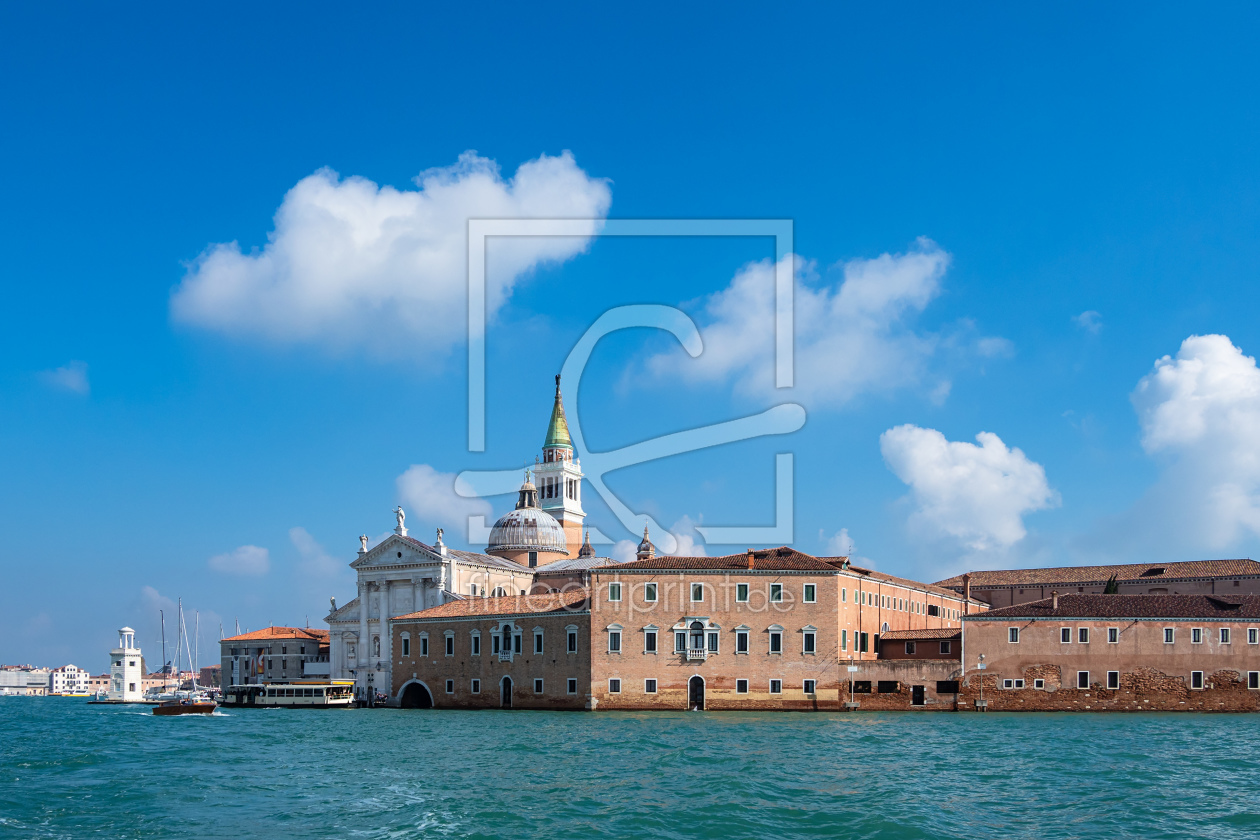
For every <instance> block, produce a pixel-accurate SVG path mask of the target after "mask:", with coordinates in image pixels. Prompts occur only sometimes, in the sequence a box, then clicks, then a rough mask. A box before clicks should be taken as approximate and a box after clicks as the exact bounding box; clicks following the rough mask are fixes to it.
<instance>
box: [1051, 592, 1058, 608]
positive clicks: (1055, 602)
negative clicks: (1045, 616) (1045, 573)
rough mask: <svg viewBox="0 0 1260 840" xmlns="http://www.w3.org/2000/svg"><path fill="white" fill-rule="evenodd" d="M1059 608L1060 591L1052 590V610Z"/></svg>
mask: <svg viewBox="0 0 1260 840" xmlns="http://www.w3.org/2000/svg"><path fill="white" fill-rule="evenodd" d="M1058 608H1059V590H1057V589H1051V590H1050V609H1052V610H1057V609H1058Z"/></svg>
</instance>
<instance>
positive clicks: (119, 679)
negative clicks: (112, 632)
mask: <svg viewBox="0 0 1260 840" xmlns="http://www.w3.org/2000/svg"><path fill="white" fill-rule="evenodd" d="M109 681H110V684H109V692H108V695H107V699H109V700H115V701H118V702H122V703H134V702H136V701H138V700H142V699H144V655H143V654H142V653H141V651H140V648H138V647H136V631H135V630H132V629H131V628H130V627H123V628H122V629H121V630H119V631H118V647H116V648H114V649H113V650H111V651H110V652H109Z"/></svg>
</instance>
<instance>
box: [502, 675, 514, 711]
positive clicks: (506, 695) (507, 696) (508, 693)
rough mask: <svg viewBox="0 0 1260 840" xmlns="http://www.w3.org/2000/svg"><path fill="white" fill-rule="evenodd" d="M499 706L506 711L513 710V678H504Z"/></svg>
mask: <svg viewBox="0 0 1260 840" xmlns="http://www.w3.org/2000/svg"><path fill="white" fill-rule="evenodd" d="M499 705H500V706H502V707H503V708H505V709H510V708H512V678H511V677H504V678H503V683H502V693H501V695H500V699H499Z"/></svg>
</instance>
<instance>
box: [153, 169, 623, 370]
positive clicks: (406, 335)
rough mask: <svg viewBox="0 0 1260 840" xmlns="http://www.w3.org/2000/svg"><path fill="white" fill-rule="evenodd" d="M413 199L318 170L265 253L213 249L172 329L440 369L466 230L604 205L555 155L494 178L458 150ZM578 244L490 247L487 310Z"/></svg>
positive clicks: (599, 209)
mask: <svg viewBox="0 0 1260 840" xmlns="http://www.w3.org/2000/svg"><path fill="white" fill-rule="evenodd" d="M415 181H416V184H417V186H418V189H415V190H407V189H403V190H398V189H395V188H393V187H390V186H377V185H376V184H375V183H373V182H372V181H369V180H367V179H365V178H359V177H349V178H344V179H343V178H341V177H340V176H339V175H338V174H337V173H336V172H333V171H332V170H330V169H322V170H320V171H318V172H316V173H314V174H313V175H310V176H308V177H306V178H303V179H302V180H301V181H299V182H298V183H297V185H296V186H294V187H293V189H291V190H289V192H288V194H286V195H285V197H284V201H283V202H282V203H281V205H280V208H279V210H277V211H276V215H275V229H274V230H273V231H272V232H271V233H270V234H269V235H268V237H267V240H268V241H267V244H266V245H265V246H263V248H262V249H261V250H254V251H252V252H250V253H244V252H242V250H241V248H240V246H239V245H238V244H237V243H235V242H231V243H220V244H217V245H212V246H211V247H209V248H208V249H207V250H206V251H205V252H203V253H202V254H201V256H199V257H198V258H197V259H196V260H195V261H194V262H193V263H192V264H191V265H190V266H189V268H188V272H187V274H186V275H185V277H184V279H183V281H182V282H181V283H180V285H179V287H178V288H177V289H176V290H175V292H174V294H173V295H172V298H171V313H172V316H173V317H174V319H175V320H176V321H179V322H183V323H186V324H191V325H194V326H198V327H203V328H206V329H211V330H216V331H219V332H223V333H226V334H229V335H233V336H257V337H261V338H264V339H268V340H271V341H274V342H277V343H282V344H293V343H319V344H321V345H324V346H326V347H329V348H332V349H346V348H349V347H359V346H362V347H366V348H368V349H369V350H371V351H373V352H376V353H381V354H389V355H394V354H406V355H407V356H408V357H410V358H418V359H426V358H438V357H441V356H442V355H443V354H444V353H445V352H446V351H448V350H449V349H450V348H451V347H452V345H454V344H456V343H457V342H458V341H459V340H460V339H462V337H463V336H464V334H465V331H466V329H467V327H466V323H467V322H466V318H465V311H466V302H467V296H468V292H467V271H466V264H467V250H468V246H467V223H468V220H469V219H470V218H527V219H528V218H567V219H593V220H600V219H603V218H604V216H605V215H606V214H607V212H608V207H609V204H610V203H611V201H612V193H611V190H610V189H609V186H608V183H607V181H605V180H602V179H597V178H591V177H590V176H588V175H587V174H586V173H585V172H583V171H582V170H581V169H580V168H579V167H578V165H577V163H576V162H575V161H574V159H573V155H572V154H570V153H569V152H564V153H563V154H561V155H559V156H558V157H548V156H546V155H543V156H541V157H539V158H538V159H536V160H532V161H529V162H527V163H524V164H522V165H521V166H520V167H519V168H518V169H517V171H516V174H515V175H514V176H513V177H512V178H511V179H510V180H504V179H503V177H502V176H501V175H500V173H499V170H498V167H497V165H496V164H495V163H494V161H491V160H487V159H486V158H482V157H478V156H477V154H476V153H475V152H465V153H464V154H463V155H461V156H460V158H459V162H458V163H456V164H455V165H453V166H449V167H444V168H438V169H430V170H428V171H426V172H423V173H421V174H420V175H419V176H417V178H416V179H415ZM600 225H601V223H600V222H599V221H592V222H591V224H590V225H589V228H588V234H587V236H584V237H500V238H495V239H492V240H490V242H489V244H488V247H487V256H486V271H487V290H486V311H487V316H488V317H490V318H493V316H494V314H495V313H496V312H497V311H498V310H499V308H500V307H501V306H502V305H503V303H504V302H505V301H506V299H507V298H508V297H509V296H510V294H511V292H512V287H513V285H514V284H515V283H516V282H517V280H518V279H519V278H520V277H521V276H522V275H524V274H527V273H528V272H529V271H531V270H532V269H534V268H536V267H538V266H540V265H545V264H548V263H557V262H562V261H564V260H567V259H569V258H571V257H573V256H575V255H577V254H579V253H581V252H583V251H584V250H585V249H586V247H587V245H588V244H589V242H590V237H591V236H593V235H595V234H596V233H597V232H598V230H599V228H600Z"/></svg>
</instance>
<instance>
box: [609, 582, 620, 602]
mask: <svg viewBox="0 0 1260 840" xmlns="http://www.w3.org/2000/svg"><path fill="white" fill-rule="evenodd" d="M608 600H609V601H620V600H621V584H620V583H610V584H608Z"/></svg>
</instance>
